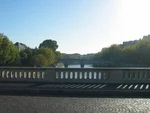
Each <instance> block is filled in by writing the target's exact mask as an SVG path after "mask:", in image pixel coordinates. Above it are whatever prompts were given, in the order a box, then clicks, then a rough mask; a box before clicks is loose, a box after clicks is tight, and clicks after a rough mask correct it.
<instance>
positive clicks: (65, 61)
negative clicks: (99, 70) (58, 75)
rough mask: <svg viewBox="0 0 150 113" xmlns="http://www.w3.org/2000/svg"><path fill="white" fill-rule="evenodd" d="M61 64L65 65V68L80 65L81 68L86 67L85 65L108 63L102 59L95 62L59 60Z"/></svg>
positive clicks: (87, 60) (88, 60) (89, 60)
mask: <svg viewBox="0 0 150 113" xmlns="http://www.w3.org/2000/svg"><path fill="white" fill-rule="evenodd" d="M58 62H59V63H63V64H64V66H65V67H68V65H73V64H80V66H81V67H84V65H85V64H92V65H93V64H102V65H105V64H107V63H108V62H107V61H104V60H102V59H99V60H93V59H59V61H58Z"/></svg>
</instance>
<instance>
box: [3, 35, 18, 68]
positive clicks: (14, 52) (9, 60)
mask: <svg viewBox="0 0 150 113" xmlns="http://www.w3.org/2000/svg"><path fill="white" fill-rule="evenodd" d="M17 64H19V50H18V49H17V47H16V46H14V44H13V43H12V42H11V41H10V40H9V39H8V38H7V36H5V35H4V34H0V65H1V66H7V65H17Z"/></svg>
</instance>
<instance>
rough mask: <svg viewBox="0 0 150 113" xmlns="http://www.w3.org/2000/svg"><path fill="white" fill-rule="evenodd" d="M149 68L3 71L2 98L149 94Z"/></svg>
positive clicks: (0, 83)
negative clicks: (6, 95)
mask: <svg viewBox="0 0 150 113" xmlns="http://www.w3.org/2000/svg"><path fill="white" fill-rule="evenodd" d="M149 85H150V68H29V67H22V68H20V67H1V68H0V94H1V93H3V92H7V93H14V92H17V93H24V92H26V93H29V92H32V91H33V92H43V91H44V92H48V93H54V92H55V93H56V92H57V93H58V92H59V93H60V92H61V93H63V92H65V93H66V92H67V93H68V92H69V93H71V94H72V93H73V94H76V93H79V94H80V93H81V94H84V93H85V94H86V93H87V92H88V93H92V92H93V93H97V94H101V93H102V94H103V93H107V94H118V93H122V94H123V95H124V94H125V92H127V94H129V92H131V94H133V93H135V94H137V93H140V94H145V93H146V94H148V95H149V93H150V87H149Z"/></svg>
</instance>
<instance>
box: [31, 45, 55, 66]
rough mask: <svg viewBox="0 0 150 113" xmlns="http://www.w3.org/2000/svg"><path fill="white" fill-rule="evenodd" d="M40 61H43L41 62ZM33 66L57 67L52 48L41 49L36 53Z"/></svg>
mask: <svg viewBox="0 0 150 113" xmlns="http://www.w3.org/2000/svg"><path fill="white" fill-rule="evenodd" d="M40 59H41V60H42V61H40ZM32 65H36V66H53V65H55V53H54V52H53V50H52V49H50V48H40V49H38V50H36V51H35V52H34V56H33V57H32Z"/></svg>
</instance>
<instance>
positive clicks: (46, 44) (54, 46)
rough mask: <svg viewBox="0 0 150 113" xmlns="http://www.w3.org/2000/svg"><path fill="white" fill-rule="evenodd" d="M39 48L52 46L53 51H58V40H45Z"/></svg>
mask: <svg viewBox="0 0 150 113" xmlns="http://www.w3.org/2000/svg"><path fill="white" fill-rule="evenodd" d="M39 48H51V49H52V50H53V51H56V49H57V48H58V45H57V42H56V41H55V40H51V39H48V40H44V41H43V42H42V43H41V44H40V45H39Z"/></svg>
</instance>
